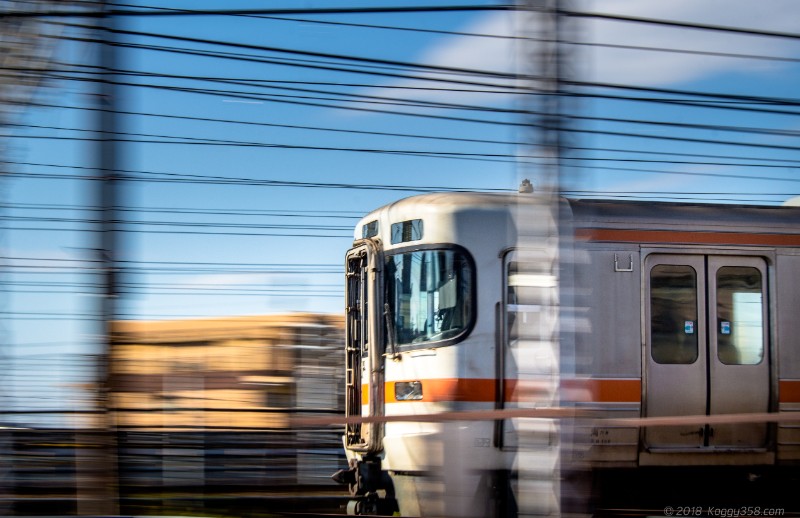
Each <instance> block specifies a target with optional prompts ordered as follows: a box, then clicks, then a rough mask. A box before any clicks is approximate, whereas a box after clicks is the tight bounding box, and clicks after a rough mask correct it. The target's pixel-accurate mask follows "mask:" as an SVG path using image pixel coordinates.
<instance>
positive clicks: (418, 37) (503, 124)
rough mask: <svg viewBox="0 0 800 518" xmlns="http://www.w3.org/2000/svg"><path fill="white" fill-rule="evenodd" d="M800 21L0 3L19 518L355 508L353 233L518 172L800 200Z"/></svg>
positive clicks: (571, 192) (655, 12) (606, 186)
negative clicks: (384, 211) (350, 350)
mask: <svg viewBox="0 0 800 518" xmlns="http://www.w3.org/2000/svg"><path fill="white" fill-rule="evenodd" d="M542 5H545V6H547V7H548V8H549V9H550V11H549V12H550V13H551V14H553V13H555V14H556V16H554V17H553V19H554V20H556V21H555V22H554V24H553V25H550V26H546V25H545V24H544V23H543V22H542V21H541V17H539V18H537V12H536V11H530V10H529V9H530V8H531V7H536V6H542ZM556 8H558V9H560V10H559V11H557V12H556V11H555V10H554V9H556ZM185 9H190V11H187V10H185ZM798 22H800V4H797V2H793V1H791V0H768V1H766V2H758V3H754V2H750V1H747V0H729V1H722V0H703V1H696V0H693V1H689V0H676V1H671V2H663V1H657V0H653V1H637V2H626V1H622V0H608V1H601V0H597V1H591V0H586V1H584V2H578V1H575V2H550V1H548V2H533V1H531V2H520V3H519V4H517V5H509V4H500V3H497V2H491V1H475V0H473V1H464V2H450V1H446V2H435V3H430V2H424V3H423V2H420V3H411V2H401V1H394V2H389V1H383V0H381V1H362V0H351V1H349V2H328V1H323V0H319V1H315V0H309V1H306V2H302V3H297V2H288V1H285V2H283V1H275V2H269V3H264V2H248V1H244V0H242V1H228V2H219V1H213V0H207V1H194V2H191V4H189V3H187V2H168V1H160V0H151V1H144V0H143V1H135V0H131V2H130V3H116V2H95V1H79V0H74V1H69V0H62V1H58V2H56V1H45V0H41V1H39V0H30V1H6V2H3V3H2V7H0V47H2V48H1V50H0V64H2V71H1V74H0V117H1V118H2V119H1V122H2V125H3V126H2V127H3V130H4V131H3V136H4V138H3V140H2V141H1V142H0V164H1V167H2V177H0V204H1V205H0V207H2V213H0V221H2V226H1V227H0V261H2V270H1V273H0V286H1V288H0V289H2V291H1V292H0V316H1V318H2V321H0V361H1V362H2V365H1V366H0V425H1V426H2V429H0V512H4V513H6V514H23V513H31V514H37V513H52V512H56V511H58V512H62V513H63V512H66V513H74V512H78V513H100V512H102V513H112V512H117V511H119V510H123V511H125V512H158V513H163V512H170V511H176V510H187V509H188V510H189V511H199V510H208V509H216V510H220V509H222V510H225V509H228V510H231V509H234V507H233V506H234V505H239V506H241V505H253V506H254V507H258V506H263V505H264V501H265V500H264V499H268V498H272V499H273V500H274V501H278V500H280V501H286V502H290V504H291V505H295V502H294V500H292V499H293V498H295V497H296V496H298V495H305V496H308V495H314V496H315V497H319V498H320V499H323V498H331V499H332V500H331V501H334V500H335V498H336V497H337V495H339V494H341V492H342V491H341V490H340V489H339V488H338V487H337V486H336V485H334V484H333V482H331V481H330V480H329V476H330V474H332V473H333V472H334V471H335V470H336V469H338V468H339V467H342V465H343V464H344V460H343V459H344V455H343V453H342V451H341V442H340V438H339V436H340V435H341V425H340V424H336V423H335V420H336V419H335V418H336V416H338V415H340V414H341V413H342V411H343V410H342V408H343V407H342V383H341V382H340V380H341V378H342V376H343V372H344V368H343V351H342V347H343V345H342V343H343V340H342V336H341V335H342V326H343V324H342V313H343V305H344V301H343V290H344V268H343V260H344V259H343V257H344V253H345V251H346V250H347V249H348V248H349V246H350V244H351V243H352V236H353V231H352V229H353V226H354V224H355V222H356V221H357V220H358V218H359V217H360V216H361V215H363V214H365V213H367V212H369V211H371V210H372V209H374V208H376V207H378V206H381V205H384V204H386V203H389V202H391V201H394V200H397V199H399V198H402V197H405V196H409V195H412V194H416V193H421V192H431V191H483V192H514V191H516V186H517V185H518V184H519V182H520V180H521V179H523V178H531V179H532V180H533V183H534V185H535V186H537V187H538V186H542V185H545V186H547V187H548V188H555V189H557V190H558V191H559V192H560V193H561V194H562V195H565V196H570V197H583V198H587V197H604V198H637V199H652V200H681V201H686V200H694V199H697V200H703V201H712V202H717V203H747V204H764V205H777V204H782V203H787V202H788V203H791V201H790V200H791V198H793V197H797V196H798V195H799V194H800V193H798V182H800V180H798V178H797V174H796V173H797V169H798V165H799V164H800V153H798V137H800V124H798V121H800V118H798V115H800V109H798V103H800V99H798V98H797V97H796V90H797V88H796V86H797V85H798V84H800V34H798V33H797V32H796V30H797V27H798ZM554 45H555V46H557V49H558V59H557V60H555V61H553V62H548V61H547V60H544V59H542V56H544V55H546V54H544V53H543V52H542V49H543V48H547V47H548V46H549V48H551V49H552V48H553V47H554ZM543 91H544V92H548V93H549V94H550V95H546V96H545V95H541V94H542V92H543ZM554 99H555V100H557V102H555V104H554V102H553V100H554ZM548 102H549V103H550V104H549V105H548ZM548 106H550V108H549V109H548V108H547V107H548ZM553 107H554V108H553ZM553 139H555V140H556V141H557V143H558V144H557V156H554V155H553V154H552V153H550V151H552V149H553V147H552V142H553ZM547 146H550V147H547ZM543 150H544V151H543ZM545 151H547V152H545ZM297 415H300V416H303V415H315V416H330V417H331V424H330V425H329V426H321V427H311V428H302V429H298V428H296V427H294V426H292V423H291V420H290V418H291V417H292V416H297ZM248 498H249V499H251V500H248ZM259 499H260V500H259ZM281 499H284V500H281ZM234 500H235V502H236V504H233V503H231V502H233V501H234ZM248 501H252V502H253V503H252V504H243V503H242V502H248ZM326 502H327V501H326Z"/></svg>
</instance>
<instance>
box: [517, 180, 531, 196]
mask: <svg viewBox="0 0 800 518" xmlns="http://www.w3.org/2000/svg"><path fill="white" fill-rule="evenodd" d="M519 192H520V193H524V194H530V193H532V192H533V184H532V183H531V181H530V180H528V179H527V178H525V179H524V180H522V183H521V184H519Z"/></svg>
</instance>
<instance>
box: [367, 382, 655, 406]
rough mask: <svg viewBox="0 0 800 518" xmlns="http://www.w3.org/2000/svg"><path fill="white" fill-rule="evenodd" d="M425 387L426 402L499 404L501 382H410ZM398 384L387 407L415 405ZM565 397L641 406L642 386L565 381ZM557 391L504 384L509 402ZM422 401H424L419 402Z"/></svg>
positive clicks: (389, 389)
mask: <svg viewBox="0 0 800 518" xmlns="http://www.w3.org/2000/svg"><path fill="white" fill-rule="evenodd" d="M409 381H420V382H421V383H422V400H421V401H422V402H428V403H443V402H472V403H491V402H493V401H495V400H496V396H495V394H496V388H497V382H496V380H494V379H491V378H489V379H486V378H434V379H421V380H409ZM395 383H396V382H394V381H390V382H387V383H385V384H384V391H385V392H384V394H385V401H386V402H387V403H406V402H408V403H411V402H414V400H410V401H397V400H396V399H395V387H394V385H395ZM560 389H561V397H562V399H565V400H567V401H596V402H609V403H612V402H616V403H639V402H640V401H641V393H642V384H641V380H639V379H599V378H583V379H568V380H561V384H560ZM552 390H553V387H552V385H551V384H550V383H549V382H547V381H532V380H506V381H505V382H504V397H503V399H504V400H505V402H509V403H511V402H519V401H529V402H530V401H537V400H541V401H545V400H550V399H551V398H552V396H553V395H552V394H551V392H552ZM416 401H420V400H416ZM368 403H369V389H368V386H367V385H362V386H361V404H362V405H366V404H368Z"/></svg>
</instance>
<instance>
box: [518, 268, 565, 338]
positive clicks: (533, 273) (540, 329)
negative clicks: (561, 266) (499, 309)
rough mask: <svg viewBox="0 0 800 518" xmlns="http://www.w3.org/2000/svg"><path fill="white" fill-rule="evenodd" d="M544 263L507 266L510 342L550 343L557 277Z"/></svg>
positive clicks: (553, 328) (554, 318) (553, 330)
mask: <svg viewBox="0 0 800 518" xmlns="http://www.w3.org/2000/svg"><path fill="white" fill-rule="evenodd" d="M544 264H546V263H543V262H541V261H539V262H530V263H527V262H525V263H523V262H517V261H512V262H509V263H508V267H507V278H506V312H507V314H506V324H507V330H506V332H507V336H508V340H509V341H514V340H520V339H529V340H550V339H552V337H553V335H554V332H555V322H556V311H555V310H556V305H555V289H556V287H557V280H556V277H555V276H554V275H553V274H552V272H550V271H546V270H545V269H544V268H543V265H544Z"/></svg>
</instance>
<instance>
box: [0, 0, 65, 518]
mask: <svg viewBox="0 0 800 518" xmlns="http://www.w3.org/2000/svg"><path fill="white" fill-rule="evenodd" d="M64 4H67V5H69V4H71V2H62V3H61V5H64ZM55 6H56V2H54V1H51V0H27V1H13V0H6V1H4V2H2V3H0V128H2V131H3V132H5V131H8V127H9V126H8V125H9V124H10V123H11V122H13V120H14V119H15V117H17V116H18V115H19V114H20V113H21V112H22V111H23V110H24V109H25V108H26V107H27V106H28V105H29V104H30V103H31V99H32V98H33V96H34V95H35V94H36V92H37V91H39V90H40V88H41V86H42V83H43V76H44V73H45V72H47V71H48V70H49V69H50V67H51V65H52V62H53V52H54V49H55V46H56V42H57V40H56V37H57V36H58V33H59V32H60V30H61V29H60V27H58V26H54V25H52V24H47V23H46V21H44V20H43V19H42V18H39V17H36V16H23V17H16V16H10V15H12V14H14V13H20V12H23V13H33V14H36V13H39V12H43V11H48V10H50V9H52V8H53V7H55ZM3 134H4V133H3ZM0 135H2V134H0ZM10 140H11V139H0V207H2V209H0V211H2V212H0V216H5V214H4V212H5V210H7V209H6V208H7V207H8V206H9V202H10V201H11V200H10V194H9V186H8V179H7V177H6V175H7V174H8V173H10V172H11V171H12V169H13V166H12V162H13V160H12V151H13V149H12V147H11V145H10V144H9V142H10ZM3 220H5V218H3ZM8 234H9V230H8V229H7V228H5V224H1V225H0V250H3V251H6V250H8V248H9V236H8ZM0 255H3V256H6V255H8V254H6V253H3V254H0ZM6 261H7V260H6V259H0V364H1V365H2V368H0V415H2V414H3V413H6V412H9V413H8V414H6V415H13V414H11V413H10V411H12V410H15V409H16V404H15V394H14V392H13V386H12V384H11V382H10V379H11V377H13V374H14V367H13V351H12V350H11V347H12V346H11V344H12V341H13V337H12V336H11V331H10V329H9V328H8V323H7V319H8V318H9V316H8V312H9V309H8V308H9V306H10V298H11V295H10V293H9V291H8V288H7V286H8V285H9V284H8V281H9V278H8V277H9V276H10V274H9V269H8V268H7V264H5V263H6ZM14 424H17V423H16V422H11V421H9V419H8V418H7V417H4V418H3V419H2V421H0V426H3V427H6V426H9V428H7V429H2V430H0V502H2V504H0V515H10V514H13V513H14V508H13V499H14V498H15V496H16V495H15V494H14V487H15V485H16V482H15V480H14V478H13V466H12V465H11V462H12V461H11V458H12V456H11V452H12V451H13V448H14V444H13V442H14V439H13V435H12V432H11V431H10V429H11V428H13V425H14Z"/></svg>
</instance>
